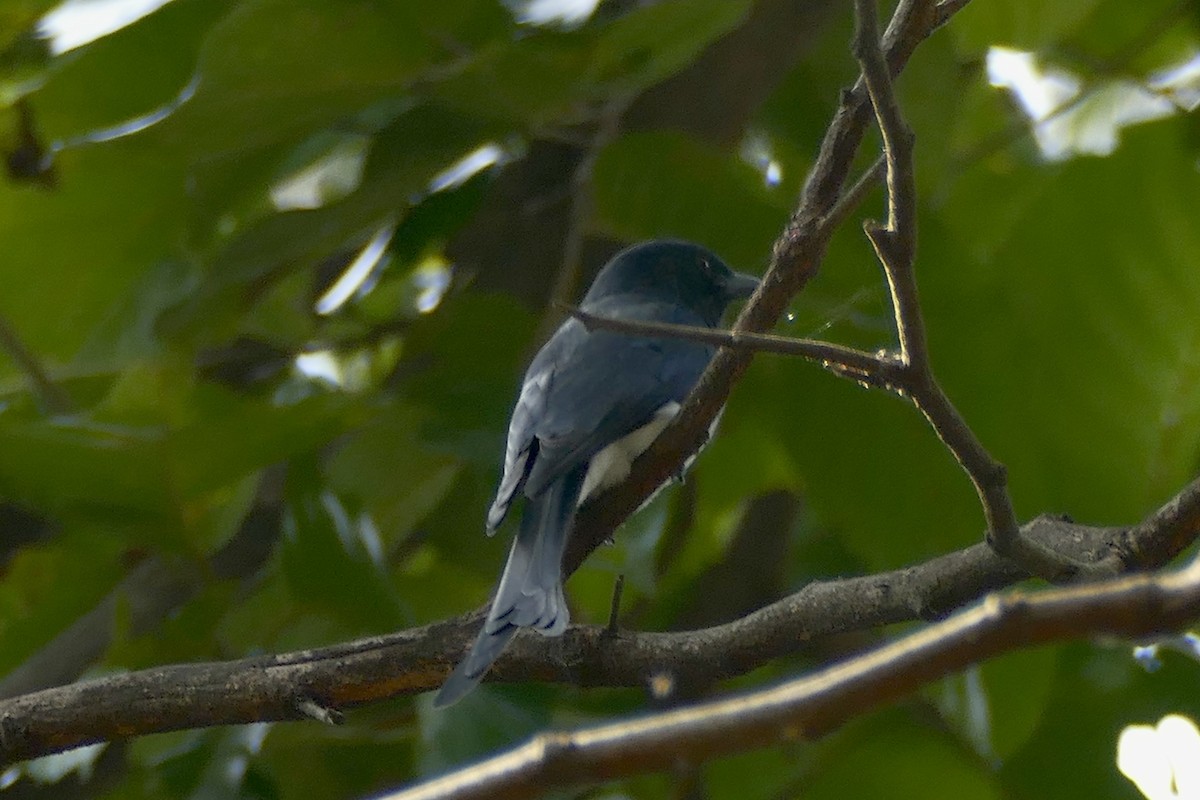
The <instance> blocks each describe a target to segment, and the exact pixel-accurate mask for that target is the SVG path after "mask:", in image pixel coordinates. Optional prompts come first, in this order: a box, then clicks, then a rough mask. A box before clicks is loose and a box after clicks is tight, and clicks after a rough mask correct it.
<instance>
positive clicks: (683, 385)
mask: <svg viewBox="0 0 1200 800" xmlns="http://www.w3.org/2000/svg"><path fill="white" fill-rule="evenodd" d="M669 312H670V309H665V310H664V309H660V310H659V313H658V315H657V316H658V318H659V319H662V318H663V317H664V316H667V314H668V313H669ZM580 327H582V326H580ZM712 352H713V351H712V348H710V347H708V346H706V345H702V344H698V343H695V342H687V341H683V340H679V339H649V338H644V337H634V336H627V335H624V334H620V333H615V332H611V331H594V332H591V333H587V334H586V336H585V338H583V339H582V340H581V341H580V342H579V344H578V350H577V351H576V352H575V353H574V354H573V357H571V358H569V359H566V360H565V363H564V366H562V368H560V369H558V370H557V371H555V372H554V373H553V375H552V376H551V379H550V381H549V385H548V387H547V392H546V400H545V405H544V407H543V409H542V413H541V414H540V415H539V416H538V418H537V423H536V426H535V427H534V437H535V439H536V440H537V443H538V444H537V454H536V458H535V459H533V461H532V463H531V464H529V465H528V470H529V471H528V475H527V476H526V480H525V485H524V492H525V494H526V495H528V496H529V497H536V496H537V495H538V494H540V493H541V492H542V491H543V490H544V489H545V487H546V486H547V485H549V484H550V483H551V482H553V481H554V480H556V479H557V478H559V477H561V476H563V475H565V474H567V473H568V472H570V471H571V470H573V469H575V468H576V467H578V466H579V465H580V464H584V463H587V462H588V461H589V460H590V459H591V458H592V456H594V455H595V454H596V453H598V452H600V451H601V450H603V449H604V448H605V447H606V446H608V445H610V444H612V443H613V442H615V441H617V440H619V439H621V438H623V437H625V436H626V435H628V434H629V433H632V432H633V431H635V430H637V429H638V428H641V427H642V426H644V425H646V424H647V423H649V422H650V421H651V420H652V419H653V418H654V416H655V414H656V413H657V412H658V411H659V409H660V408H662V407H663V406H664V405H666V404H668V403H671V402H676V403H679V402H682V401H683V399H684V398H685V397H687V394H688V392H690V391H691V389H692V387H693V386H694V385H695V383H696V381H697V379H698V378H699V377H700V374H701V373H702V372H703V371H704V367H705V366H706V365H707V364H708V362H709V360H710V359H711V358H712Z"/></svg>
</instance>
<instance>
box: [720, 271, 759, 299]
mask: <svg viewBox="0 0 1200 800" xmlns="http://www.w3.org/2000/svg"><path fill="white" fill-rule="evenodd" d="M758 283H759V281H758V278H756V277H754V276H753V275H747V274H745V273H744V272H734V273H733V274H731V275H730V276H729V277H728V278H727V279H726V280H725V296H726V297H728V298H729V299H730V300H737V299H739V298H744V297H749V296H750V295H752V294H754V290H755V289H757V288H758Z"/></svg>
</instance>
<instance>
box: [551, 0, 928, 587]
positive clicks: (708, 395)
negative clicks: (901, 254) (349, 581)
mask: <svg viewBox="0 0 1200 800" xmlns="http://www.w3.org/2000/svg"><path fill="white" fill-rule="evenodd" d="M948 13H949V12H948V11H946V10H945V9H942V10H939V7H938V5H937V4H936V3H935V2H933V0H901V2H900V3H899V5H898V6H897V7H896V11H895V13H894V14H893V15H892V20H891V22H890V23H889V25H888V29H887V31H886V32H885V34H884V41H883V52H884V55H885V59H886V63H887V66H888V69H889V70H890V72H891V74H895V73H897V72H899V71H900V69H901V68H902V67H903V66H904V64H905V63H906V62H907V60H908V58H909V56H910V55H911V54H912V52H913V51H914V50H915V49H916V47H917V45H918V44H920V43H921V42H922V41H923V40H924V39H925V38H926V37H927V36H928V35H929V34H930V33H932V32H933V30H934V29H936V28H937V27H938V26H939V25H941V24H942V23H944V22H945V20H946V18H947V14H948ZM869 109H870V101H869V98H868V96H867V91H866V83H865V81H864V80H863V79H861V78H860V79H859V81H858V82H857V83H856V84H855V86H854V88H853V89H850V90H848V91H846V92H843V94H842V98H841V102H840V104H839V106H838V109H837V111H836V112H835V114H834V117H833V120H832V121H831V122H830V124H829V127H828V128H827V129H826V133H825V138H824V140H823V141H822V143H821V148H820V152H819V153H818V155H817V159H816V161H815V162H814V164H813V167H812V169H811V170H810V172H809V176H808V180H807V182H806V184H805V187H804V191H803V193H802V196H801V200H800V205H799V207H798V208H797V210H796V211H795V213H794V214H793V215H792V217H791V220H790V221H789V222H788V225H787V227H786V229H785V230H784V232H783V233H782V235H781V236H780V237H779V239H778V240H777V241H776V242H775V246H774V249H773V255H772V259H771V264H770V266H769V267H768V269H767V272H766V274H765V275H764V276H763V280H762V286H761V287H760V288H759V290H758V291H757V292H756V293H755V295H754V296H753V297H752V298H751V299H750V302H749V303H747V304H746V307H745V308H744V309H743V310H742V313H741V315H740V316H739V317H738V319H737V321H736V322H735V323H734V326H733V330H734V332H735V333H742V332H762V331H765V330H768V329H770V328H771V327H773V326H774V324H775V323H776V322H777V321H778V320H779V318H780V316H781V315H782V314H783V312H784V310H785V309H786V308H787V304H788V303H789V302H790V301H791V299H792V298H793V297H794V296H795V295H796V293H797V292H799V291H800V290H801V289H802V288H803V287H804V286H805V284H807V283H808V281H809V280H810V279H811V278H812V277H813V276H814V275H815V274H816V272H817V268H818V266H819V265H820V262H821V259H822V258H823V257H824V254H825V248H826V246H827V245H828V242H829V238H830V236H832V233H833V228H832V227H831V226H828V225H826V224H825V220H826V219H828V218H830V216H831V214H833V213H834V212H835V211H836V210H838V209H839V201H840V200H841V199H842V197H843V192H842V188H843V186H844V184H845V182H846V180H847V178H848V176H849V173H850V169H851V165H852V164H853V162H854V157H855V154H856V153H857V151H858V146H859V144H860V143H861V141H862V137H863V134H864V132H865V130H866V126H867V123H868V121H869V117H868V111H869ZM842 208H844V206H843V207H842ZM751 355H752V354H751V352H750V351H749V350H748V349H738V350H730V349H726V350H722V351H721V352H719V353H717V355H716V357H715V358H714V359H713V360H712V362H711V363H710V364H709V366H708V369H707V370H705V372H704V375H703V376H701V378H700V381H699V382H698V383H697V386H696V388H695V390H694V391H693V392H692V394H691V396H690V397H689V398H688V400H687V401H686V402H685V403H684V405H683V408H682V409H681V410H680V413H679V415H678V416H676V417H675V419H674V420H673V421H672V422H671V424H670V425H668V426H667V428H666V429H665V430H664V431H663V432H662V434H660V435H659V437H658V439H656V440H655V442H654V444H653V445H652V446H651V447H650V449H649V450H647V451H646V453H644V454H643V455H642V456H641V457H639V458H638V459H637V461H636V462H635V463H634V465H633V468H632V469H631V471H630V474H629V477H628V478H627V479H626V480H625V481H624V482H623V483H622V484H620V485H619V486H617V487H614V488H613V489H612V490H610V491H608V492H605V493H603V494H602V495H600V496H599V497H598V498H596V499H595V500H593V501H592V502H590V503H588V504H587V505H585V506H584V507H583V508H582V509H581V510H580V513H579V515H578V516H577V518H576V522H575V529H574V532H573V534H572V536H571V540H570V542H569V543H568V546H567V552H566V555H565V557H564V559H563V569H564V572H565V573H566V574H570V573H571V572H573V571H574V570H575V569H576V568H578V566H579V565H580V564H581V563H582V562H583V560H584V559H585V558H586V557H587V556H588V554H590V553H591V552H592V551H593V550H595V549H596V548H597V547H599V546H600V544H601V543H603V542H604V541H605V539H607V538H608V537H609V536H611V535H612V532H613V531H614V530H615V529H616V528H617V526H618V525H620V524H621V523H622V522H624V521H625V519H626V518H628V517H629V515H630V514H632V513H633V512H634V511H635V510H636V509H637V508H638V507H639V506H640V505H641V504H642V502H643V501H644V500H645V499H646V498H647V497H649V496H650V495H651V493H653V492H654V491H655V490H656V489H657V488H658V487H659V486H661V485H662V484H663V483H664V482H665V481H667V480H669V479H670V478H671V477H672V476H673V475H674V474H675V473H677V472H678V469H679V465H680V464H682V463H683V462H684V461H685V460H686V459H687V457H688V456H690V455H692V454H693V453H695V452H696V451H697V450H698V449H699V448H700V446H701V445H702V444H703V443H704V441H705V439H706V437H707V432H708V428H709V425H710V423H711V422H712V420H713V419H714V418H715V417H716V415H717V413H718V412H719V411H720V409H721V408H722V407H723V406H724V404H725V400H726V398H727V397H728V396H729V392H730V390H731V388H732V386H733V385H734V383H736V382H737V380H738V379H739V378H740V377H741V376H742V374H743V373H744V372H745V371H746V368H747V367H748V366H749V364H750V359H751Z"/></svg>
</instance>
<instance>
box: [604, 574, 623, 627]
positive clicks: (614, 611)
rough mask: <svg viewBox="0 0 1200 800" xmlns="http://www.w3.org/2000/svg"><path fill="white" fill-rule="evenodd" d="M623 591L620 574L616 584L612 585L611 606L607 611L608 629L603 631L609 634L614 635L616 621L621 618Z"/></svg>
mask: <svg viewBox="0 0 1200 800" xmlns="http://www.w3.org/2000/svg"><path fill="white" fill-rule="evenodd" d="M624 591H625V575H624V574H623V573H622V574H621V575H618V576H617V582H616V583H615V584H613V594H612V606H611V607H610V608H609V610H608V627H607V628H605V630H606V631H607V632H608V633H609V634H610V635H614V634H616V632H617V630H618V629H619V628H618V625H617V621H618V619H620V616H621V595H622V594H623V593H624Z"/></svg>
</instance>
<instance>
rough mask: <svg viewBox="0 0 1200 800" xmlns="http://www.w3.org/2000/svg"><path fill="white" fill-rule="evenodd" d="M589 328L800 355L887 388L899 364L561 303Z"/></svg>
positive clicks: (844, 350) (821, 345)
mask: <svg viewBox="0 0 1200 800" xmlns="http://www.w3.org/2000/svg"><path fill="white" fill-rule="evenodd" d="M563 308H564V309H565V310H566V311H567V312H568V313H570V314H571V315H572V316H574V317H576V318H577V319H578V320H579V321H580V322H582V323H583V324H584V325H585V326H586V327H587V328H589V329H601V330H610V331H616V332H618V333H625V334H629V335H631V336H655V337H662V338H667V339H686V340H688V341H693V342H701V343H703V344H710V345H713V346H715V347H728V348H729V349H731V350H743V351H749V352H755V353H776V354H779V355H788V356H799V357H801V358H804V359H807V360H809V361H813V362H815V363H817V364H820V365H821V366H822V367H824V368H825V369H827V370H830V371H831V372H835V373H837V374H839V375H844V376H847V377H850V378H853V379H854V380H859V381H864V382H867V383H870V384H871V385H873V386H879V387H883V388H890V387H891V386H892V383H891V382H892V381H893V380H895V368H896V367H897V366H898V364H897V363H896V362H895V360H894V359H892V358H890V357H889V356H887V355H882V354H875V353H868V352H866V351H863V350H856V349H855V348H853V347H846V346H844V345H840V344H833V343H831V342H822V341H818V340H816V339H794V338H791V337H788V336H777V335H775V334H771V333H750V332H749V331H739V330H720V329H715V328H702V327H700V326H695V325H676V324H674V323H670V322H648V321H644V320H634V319H614V318H612V317H603V316H599V315H597V314H592V313H591V312H588V311H584V310H583V309H582V308H578V307H576V306H563Z"/></svg>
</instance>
